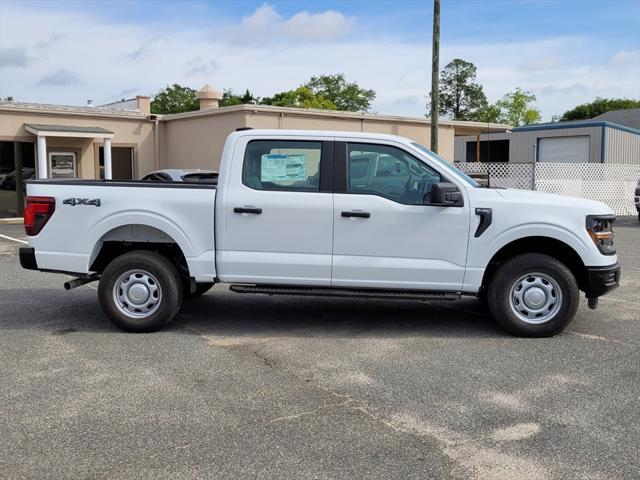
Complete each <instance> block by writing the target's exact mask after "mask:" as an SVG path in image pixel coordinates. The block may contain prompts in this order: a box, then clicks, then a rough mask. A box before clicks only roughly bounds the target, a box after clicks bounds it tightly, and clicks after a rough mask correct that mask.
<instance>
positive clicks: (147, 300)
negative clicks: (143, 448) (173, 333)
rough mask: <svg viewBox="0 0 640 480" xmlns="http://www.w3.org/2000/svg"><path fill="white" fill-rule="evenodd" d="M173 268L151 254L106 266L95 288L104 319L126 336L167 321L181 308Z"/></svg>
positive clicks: (127, 257)
mask: <svg viewBox="0 0 640 480" xmlns="http://www.w3.org/2000/svg"><path fill="white" fill-rule="evenodd" d="M182 295H183V294H182V282H181V280H180V276H179V274H178V270H177V269H176V267H175V266H174V265H173V264H172V263H171V262H170V261H169V260H168V259H167V258H165V257H163V256H162V255H159V254H157V253H155V252H149V251H145V250H138V251H133V252H129V253H125V254H123V255H120V256H119V257H117V258H115V259H114V260H112V261H111V263H109V265H107V268H105V270H104V272H103V273H102V276H101V277H100V283H99V285H98V298H99V300H100V306H101V307H102V310H103V311H104V313H105V315H106V316H107V317H108V318H109V320H111V321H112V322H113V323H114V324H115V325H116V326H117V327H119V328H121V329H122V330H126V331H127V332H153V331H156V330H159V329H161V328H162V327H163V326H164V325H165V324H166V323H167V322H169V321H171V320H172V319H173V318H174V317H175V316H176V315H177V313H178V311H179V310H180V306H181V305H182Z"/></svg>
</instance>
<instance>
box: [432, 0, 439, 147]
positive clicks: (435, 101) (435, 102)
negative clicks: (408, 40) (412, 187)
mask: <svg viewBox="0 0 640 480" xmlns="http://www.w3.org/2000/svg"><path fill="white" fill-rule="evenodd" d="M439 74H440V0H433V50H432V53H431V151H432V152H434V153H438V107H439V98H438V77H439Z"/></svg>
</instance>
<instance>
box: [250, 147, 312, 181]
mask: <svg viewBox="0 0 640 480" xmlns="http://www.w3.org/2000/svg"><path fill="white" fill-rule="evenodd" d="M321 153H322V142H306V141H292V140H253V141H251V142H249V144H248V145H247V149H246V151H245V154H244V163H243V165H242V183H243V184H244V185H246V186H247V187H249V188H253V189H254V190H280V191H308V192H318V191H320V157H321Z"/></svg>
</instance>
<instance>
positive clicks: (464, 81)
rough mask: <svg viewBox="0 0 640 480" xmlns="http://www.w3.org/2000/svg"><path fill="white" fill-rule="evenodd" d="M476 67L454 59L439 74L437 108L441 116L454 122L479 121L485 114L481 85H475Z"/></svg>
mask: <svg viewBox="0 0 640 480" xmlns="http://www.w3.org/2000/svg"><path fill="white" fill-rule="evenodd" d="M476 71H477V69H476V66H475V65H474V64H473V63H471V62H467V61H466V60H462V59H460V58H455V59H453V60H452V61H451V62H449V63H448V64H447V66H446V67H444V70H442V72H440V88H439V90H438V92H439V97H440V99H439V108H438V111H439V112H440V114H441V115H447V116H450V117H451V118H453V119H454V120H480V118H479V116H480V114H481V113H483V112H484V113H485V114H486V113H487V112H485V109H486V107H487V97H486V96H485V94H484V91H483V89H482V85H480V84H478V83H475V82H474V80H475V79H476Z"/></svg>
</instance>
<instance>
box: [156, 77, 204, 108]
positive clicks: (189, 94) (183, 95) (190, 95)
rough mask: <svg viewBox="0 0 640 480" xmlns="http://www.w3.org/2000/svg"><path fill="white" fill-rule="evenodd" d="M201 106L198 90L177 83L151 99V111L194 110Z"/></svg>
mask: <svg viewBox="0 0 640 480" xmlns="http://www.w3.org/2000/svg"><path fill="white" fill-rule="evenodd" d="M199 108H200V104H199V103H198V99H197V98H196V91H195V90H194V89H193V88H189V87H183V86H181V85H178V84H177V83H174V84H173V85H172V86H170V87H167V88H165V89H164V90H161V91H160V92H158V93H157V94H156V95H155V97H153V100H152V101H151V113H160V114H166V113H182V112H192V111H194V110H198V109H199Z"/></svg>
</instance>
